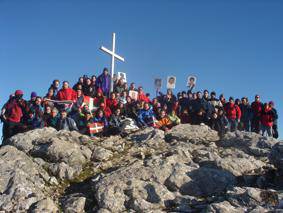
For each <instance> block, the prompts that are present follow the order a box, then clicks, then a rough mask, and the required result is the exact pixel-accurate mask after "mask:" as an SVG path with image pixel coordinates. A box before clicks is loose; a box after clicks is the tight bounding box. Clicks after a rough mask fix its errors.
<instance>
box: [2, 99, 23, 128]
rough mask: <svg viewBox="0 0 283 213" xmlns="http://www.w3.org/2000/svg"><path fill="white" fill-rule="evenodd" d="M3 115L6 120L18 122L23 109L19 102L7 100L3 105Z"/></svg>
mask: <svg viewBox="0 0 283 213" xmlns="http://www.w3.org/2000/svg"><path fill="white" fill-rule="evenodd" d="M5 110H6V111H5V116H6V119H7V121H10V122H15V123H20V122H21V119H22V117H23V111H22V108H21V106H20V104H19V103H18V102H17V101H16V100H15V99H13V100H11V101H9V102H8V103H7V104H6V106H5Z"/></svg>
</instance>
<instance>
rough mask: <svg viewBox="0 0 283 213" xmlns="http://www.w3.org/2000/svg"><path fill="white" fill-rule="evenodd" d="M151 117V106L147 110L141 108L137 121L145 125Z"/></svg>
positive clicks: (152, 114)
mask: <svg viewBox="0 0 283 213" xmlns="http://www.w3.org/2000/svg"><path fill="white" fill-rule="evenodd" d="M152 117H155V114H154V112H153V109H152V107H150V108H149V109H148V110H145V109H141V110H140V111H139V113H138V122H139V123H140V124H141V125H143V126H147V123H148V121H149V119H151V118H152Z"/></svg>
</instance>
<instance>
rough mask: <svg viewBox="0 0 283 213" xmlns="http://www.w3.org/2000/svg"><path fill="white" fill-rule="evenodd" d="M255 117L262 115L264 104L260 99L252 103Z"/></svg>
mask: <svg viewBox="0 0 283 213" xmlns="http://www.w3.org/2000/svg"><path fill="white" fill-rule="evenodd" d="M251 108H252V113H253V118H257V117H260V116H261V112H262V111H263V104H262V103H261V102H260V101H254V102H253V103H252V105H251Z"/></svg>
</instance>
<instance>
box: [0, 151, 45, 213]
mask: <svg viewBox="0 0 283 213" xmlns="http://www.w3.org/2000/svg"><path fill="white" fill-rule="evenodd" d="M0 173H1V176H0V210H3V211H5V212H16V211H23V212H24V211H27V210H28V209H29V208H30V206H31V205H32V204H33V203H35V202H37V201H38V200H41V199H43V198H44V197H45V195H44V193H43V191H44V189H45V182H46V181H47V180H48V179H49V178H50V177H49V175H48V174H47V173H46V171H45V170H43V169H42V168H41V167H39V166H38V165H37V164H36V163H34V162H33V161H32V160H31V159H30V158H29V157H28V156H27V155H26V154H25V153H24V152H22V151H19V150H17V149H16V148H15V147H12V146H4V147H1V149H0Z"/></svg>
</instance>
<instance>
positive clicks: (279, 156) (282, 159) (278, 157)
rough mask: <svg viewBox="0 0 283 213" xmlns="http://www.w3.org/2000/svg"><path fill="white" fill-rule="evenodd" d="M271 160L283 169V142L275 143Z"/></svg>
mask: <svg viewBox="0 0 283 213" xmlns="http://www.w3.org/2000/svg"><path fill="white" fill-rule="evenodd" d="M270 160H271V162H272V163H273V164H274V165H275V166H276V167H277V168H278V169H279V170H281V171H283V142H282V141H281V142H279V143H277V144H275V145H274V146H273V148H272V151H271V154H270Z"/></svg>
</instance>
